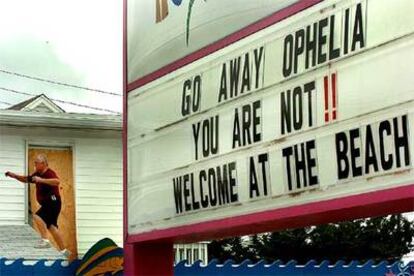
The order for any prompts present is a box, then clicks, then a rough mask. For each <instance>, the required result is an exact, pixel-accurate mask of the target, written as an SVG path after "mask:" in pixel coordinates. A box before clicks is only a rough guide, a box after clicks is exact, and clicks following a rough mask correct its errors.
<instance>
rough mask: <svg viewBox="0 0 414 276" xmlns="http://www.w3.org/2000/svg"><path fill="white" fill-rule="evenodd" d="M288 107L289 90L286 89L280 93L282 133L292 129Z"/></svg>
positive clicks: (289, 105)
mask: <svg viewBox="0 0 414 276" xmlns="http://www.w3.org/2000/svg"><path fill="white" fill-rule="evenodd" d="M290 107H291V104H290V90H286V92H282V93H280V113H281V116H280V120H281V122H280V123H281V125H282V131H281V132H282V135H283V134H285V133H289V132H291V131H292V124H291V120H290V118H291V117H290V114H291V110H290Z"/></svg>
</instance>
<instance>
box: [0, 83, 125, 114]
mask: <svg viewBox="0 0 414 276" xmlns="http://www.w3.org/2000/svg"><path fill="white" fill-rule="evenodd" d="M0 90H3V91H8V92H12V93H16V94H21V95H27V96H34V97H36V96H39V95H36V94H31V93H27V92H22V91H17V90H14V89H9V88H5V87H0ZM49 99H51V100H52V101H55V102H58V103H64V104H70V105H74V106H78V107H83V108H88V109H94V110H99V111H105V112H110V113H114V114H119V112H116V111H113V110H110V109H106V108H100V107H95V106H90V105H84V104H79V103H75V102H69V101H63V100H59V99H53V98H49Z"/></svg>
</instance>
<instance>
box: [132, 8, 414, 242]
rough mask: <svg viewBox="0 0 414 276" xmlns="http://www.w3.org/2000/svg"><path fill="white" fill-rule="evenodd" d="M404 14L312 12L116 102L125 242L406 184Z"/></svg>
mask: <svg viewBox="0 0 414 276" xmlns="http://www.w3.org/2000/svg"><path fill="white" fill-rule="evenodd" d="M412 10H414V2H413V1H411V0H396V1H393V3H392V4H389V3H388V2H385V1H381V0H353V1H336V0H329V1H323V2H321V3H320V4H318V5H315V6H313V7H311V8H309V9H306V10H304V11H302V12H300V13H297V14H295V15H293V16H291V17H289V18H287V19H285V20H283V21H281V22H279V23H277V24H274V25H272V26H269V27H267V28H265V29H263V30H261V31H259V32H257V33H255V34H253V35H250V36H248V37H246V38H244V39H242V40H240V41H238V42H236V43H234V44H232V45H230V46H227V47H225V48H223V49H221V50H219V51H216V52H215V53H213V54H211V55H208V56H206V57H203V58H201V59H199V60H197V61H195V62H193V63H191V64H189V65H186V66H184V67H182V68H181V69H179V70H176V71H173V72H171V73H169V74H167V75H165V76H163V77H161V78H159V79H157V80H155V81H153V82H150V83H148V84H146V85H144V86H141V87H139V88H137V89H135V90H133V91H131V92H130V93H129V94H128V96H127V97H128V98H127V100H128V140H127V142H128V233H130V234H136V235H139V234H143V233H148V232H151V231H156V230H163V229H171V228H175V227H181V226H188V225H193V224H196V223H202V222H209V221H212V220H217V219H228V218H233V217H237V216H241V215H246V214H250V215H254V214H256V213H258V212H263V211H269V210H279V209H281V208H286V207H292V206H300V205H301V204H306V203H314V202H319V201H323V200H329V199H340V198H343V197H346V196H350V195H357V194H361V193H366V192H373V191H381V190H385V189H389V188H395V187H403V186H407V185H410V184H412V183H413V181H414V171H413V170H412V165H413V153H414V151H413V146H414V138H413V134H412V131H413V129H414V86H413V85H414V83H413V77H412V76H413V74H414V65H413V64H412V62H408V61H411V60H414V21H413V20H412V12H411V11H412Z"/></svg>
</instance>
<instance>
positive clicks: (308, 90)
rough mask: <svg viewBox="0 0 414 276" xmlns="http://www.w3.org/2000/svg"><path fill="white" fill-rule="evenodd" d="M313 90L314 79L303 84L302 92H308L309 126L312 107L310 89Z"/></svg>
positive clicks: (311, 121)
mask: <svg viewBox="0 0 414 276" xmlns="http://www.w3.org/2000/svg"><path fill="white" fill-rule="evenodd" d="M313 90H315V81H311V82H308V83H306V84H305V85H304V93H308V110H309V112H308V113H309V114H308V120H309V126H310V127H311V126H313V118H312V114H313V109H312V91H313Z"/></svg>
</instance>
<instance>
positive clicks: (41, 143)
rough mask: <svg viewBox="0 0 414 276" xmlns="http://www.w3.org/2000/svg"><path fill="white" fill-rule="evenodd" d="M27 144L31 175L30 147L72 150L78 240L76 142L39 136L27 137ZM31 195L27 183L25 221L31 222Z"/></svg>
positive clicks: (27, 168)
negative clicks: (40, 137)
mask: <svg viewBox="0 0 414 276" xmlns="http://www.w3.org/2000/svg"><path fill="white" fill-rule="evenodd" d="M25 142H26V146H25V155H26V160H25V171H26V175H29V149H31V148H39V149H70V150H71V151H72V172H73V173H72V174H73V175H72V177H73V200H74V205H75V214H74V215H75V229H76V241H77V240H78V223H77V212H78V208H77V203H76V170H75V168H76V166H75V160H76V156H75V154H76V147H75V143H74V142H68V141H59V140H48V139H39V138H30V139H26V140H25ZM29 196H30V186H29V185H27V187H26V188H25V189H24V198H25V208H24V213H25V223H26V224H30V221H29V210H30V206H29Z"/></svg>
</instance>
